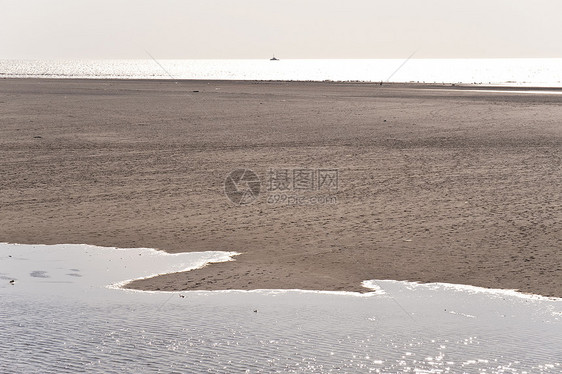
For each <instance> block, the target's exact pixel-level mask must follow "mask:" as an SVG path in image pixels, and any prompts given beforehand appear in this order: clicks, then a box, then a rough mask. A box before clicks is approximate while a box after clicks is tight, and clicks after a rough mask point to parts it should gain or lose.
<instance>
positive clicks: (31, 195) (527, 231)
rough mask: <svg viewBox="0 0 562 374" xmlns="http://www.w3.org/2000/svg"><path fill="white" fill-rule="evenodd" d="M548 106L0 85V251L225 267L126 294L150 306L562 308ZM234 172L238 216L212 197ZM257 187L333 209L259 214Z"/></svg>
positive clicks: (181, 86)
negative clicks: (169, 256) (479, 291)
mask: <svg viewBox="0 0 562 374" xmlns="http://www.w3.org/2000/svg"><path fill="white" fill-rule="evenodd" d="M496 89H498V88H496ZM501 90H504V88H501ZM193 91H198V92H193ZM561 104H562V95H536V94H531V93H529V94H521V93H505V92H476V91H470V90H464V89H463V90H460V89H458V88H457V87H450V86H449V87H446V89H442V88H441V87H440V86H434V87H429V86H421V85H418V86H409V85H383V86H379V85H375V84H335V83H296V82H289V83H265V82H263V83H256V82H207V81H180V82H177V83H176V82H172V81H107V80H106V81H102V80H100V81H85V80H35V79H2V80H0V123H1V126H0V176H1V178H0V242H16V243H45V244H55V243H87V244H93V245H100V246H116V247H127V248H129V247H152V248H158V249H162V250H165V251H168V252H184V251H191V252H193V251H208V250H213V251H215V250H219V251H236V252H240V253H241V254H240V255H239V256H236V257H235V261H231V262H226V263H219V264H213V265H209V266H206V267H205V268H203V269H200V270H195V271H191V272H187V273H175V274H170V275H165V276H161V277H156V278H152V279H147V280H141V281H136V282H133V283H132V284H131V285H130V287H132V288H140V289H150V290H189V289H207V290H213V289H261V288H300V289H322V290H349V291H368V290H367V289H364V288H362V287H361V282H362V281H363V280H368V279H395V280H410V281H422V282H447V283H462V284H470V285H474V286H481V287H492V288H509V289H519V290H522V291H524V292H533V293H538V294H542V295H546V296H558V297H562V280H561V279H562V251H561V249H562V213H561V211H562V210H561V208H562V196H561V191H562V186H561V184H562V182H561V181H562V165H561V157H562V147H561V146H562V105H561ZM241 167H242V168H250V169H252V170H254V171H255V172H256V173H257V174H258V175H259V176H260V178H261V180H262V190H261V195H260V196H259V198H258V199H257V200H256V201H255V202H253V203H252V204H250V205H247V206H237V205H235V204H232V203H231V202H230V201H229V200H228V199H227V198H226V196H225V194H224V191H223V183H224V180H225V177H226V176H227V175H228V173H229V172H230V171H231V170H233V169H236V168H241ZM270 169H274V170H281V169H288V170H290V171H292V170H294V169H314V170H317V169H336V170H338V177H339V183H338V191H337V193H336V194H335V195H336V196H337V201H336V202H335V203H333V204H315V205H304V204H303V205H287V204H282V203H278V204H271V203H268V200H269V199H268V197H271V195H272V194H273V195H274V194H276V193H277V192H278V191H268V190H267V187H268V170H270ZM285 193H286V194H289V195H294V194H296V195H298V196H301V195H302V196H307V197H309V196H314V194H316V193H320V191H317V192H315V191H304V192H303V191H292V190H290V191H285ZM270 202H271V201H270Z"/></svg>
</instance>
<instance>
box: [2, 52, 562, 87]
mask: <svg viewBox="0 0 562 374" xmlns="http://www.w3.org/2000/svg"><path fill="white" fill-rule="evenodd" d="M0 77H40V78H94V79H95V78H98V79H102V78H119V79H226V80H296V81H324V80H330V81H367V82H381V81H390V82H426V83H470V84H472V83H477V84H500V85H516V86H549V87H562V83H561V82H562V59H531V58H529V59H410V60H406V59H379V60H369V59H364V60H284V59H281V60H280V61H269V60H267V59H263V60H164V59H162V60H160V59H154V60H152V59H146V60H0Z"/></svg>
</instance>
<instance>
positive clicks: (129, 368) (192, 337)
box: [0, 244, 562, 374]
mask: <svg viewBox="0 0 562 374" xmlns="http://www.w3.org/2000/svg"><path fill="white" fill-rule="evenodd" d="M234 255H235V253H233V252H203V253H185V254H173V255H172V254H166V253H164V252H160V251H156V250H152V249H146V248H140V249H117V248H101V247H94V246H88V245H54V246H46V245H18V244H0V300H1V302H0V342H1V343H0V372H2V373H36V372H41V373H75V372H82V371H87V372H92V373H120V374H121V373H139V372H165V373H185V372H214V373H219V372H225V373H226V372H228V373H233V372H317V373H324V372H374V373H397V372H401V373H462V372H466V373H484V372H486V373H525V372H527V373H560V372H562V299H557V298H546V297H541V296H536V295H524V294H520V293H517V292H514V291H509V290H488V289H483V288H477V287H471V286H462V285H450V284H417V283H411V282H398V281H388V280H384V281H383V280H370V281H366V282H365V284H366V285H367V286H369V287H370V288H372V289H373V292H370V293H367V294H356V293H346V292H317V291H300V290H257V291H212V292H211V291H193V292H143V291H130V290H123V289H121V288H120V287H121V286H122V285H123V284H124V283H126V282H127V281H128V280H131V279H136V278H143V277H147V276H152V275H154V274H162V273H168V272H177V271H184V270H187V269H193V268H197V267H201V266H204V265H205V264H207V263H209V262H219V261H228V260H231V259H234V260H235V258H236V257H232V256H234ZM12 281H13V282H12Z"/></svg>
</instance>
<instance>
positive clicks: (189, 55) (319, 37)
mask: <svg viewBox="0 0 562 374" xmlns="http://www.w3.org/2000/svg"><path fill="white" fill-rule="evenodd" d="M0 9H1V10H2V12H1V15H0V58H2V59H61V58H63V59H66V58H107V59H111V58H115V59H120V58H147V51H148V52H149V53H150V54H151V55H153V56H154V57H155V58H158V59H168V58H171V59H173V58H177V59H244V58H249V59H252V58H258V59H261V58H269V57H271V55H272V54H273V53H275V55H276V56H277V57H279V58H283V59H289V58H303V59H304V58H307V59H308V58H311V59H314V58H318V59H322V58H351V59H352V58H357V59H360V58H405V57H407V56H409V55H411V54H412V53H413V52H416V54H415V58H527V57H529V58H562V22H560V15H561V14H562V1H560V0H385V1H381V0H341V1H332V0H322V1H320V0H158V1H156V0H151V1H148V0H95V1H91V0H0Z"/></svg>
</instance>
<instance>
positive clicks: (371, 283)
mask: <svg viewBox="0 0 562 374" xmlns="http://www.w3.org/2000/svg"><path fill="white" fill-rule="evenodd" d="M2 244H9V245H16V246H47V247H48V246H56V245H77V246H84V247H87V248H90V249H96V248H103V249H114V250H119V251H128V250H149V251H154V252H156V253H157V254H158V255H162V256H175V255H185V254H186V253H194V254H195V253H197V254H201V253H207V254H217V255H219V256H218V257H217V258H213V259H208V260H204V261H203V262H202V263H200V264H199V265H198V266H197V265H196V266H188V267H186V268H185V269H182V270H175V271H173V272H169V273H155V274H151V275H147V276H142V277H139V278H133V279H127V280H124V281H120V282H116V283H113V284H110V285H107V286H106V288H109V289H118V290H122V291H126V292H143V293H178V294H179V293H261V294H266V295H276V294H284V293H290V292H298V293H313V294H327V295H341V296H355V297H371V296H382V295H388V294H387V292H385V290H384V289H383V288H382V287H381V286H380V285H379V284H378V283H395V284H401V285H404V286H406V287H407V288H410V289H412V288H417V287H420V288H425V289H427V290H437V289H447V290H452V291H457V292H464V293H469V294H470V293H472V294H474V293H484V294H488V295H496V296H507V297H517V298H523V299H530V300H550V301H561V300H562V298H559V297H551V296H542V295H538V294H532V293H525V292H521V291H519V290H515V289H501V288H485V287H478V286H471V285H466V284H453V283H442V282H431V283H423V282H418V281H408V280H404V281H398V280H392V279H372V280H365V281H363V282H361V285H362V286H363V287H365V288H367V289H369V290H371V292H353V291H326V290H303V289H298V288H294V289H253V290H240V289H233V290H184V291H180V290H178V291H150V290H138V289H131V288H125V286H126V285H127V284H129V283H130V282H133V281H135V280H141V279H148V278H153V277H157V276H160V275H166V274H173V273H179V272H186V271H191V270H196V269H202V268H204V267H205V266H207V265H210V264H213V263H220V262H227V261H235V259H234V258H233V257H234V256H238V255H240V254H241V253H239V252H225V251H207V252H180V253H168V252H165V251H163V250H158V249H154V248H118V247H101V246H96V245H91V244H76V243H72V244H68V243H66V244H21V243H8V242H0V245H2Z"/></svg>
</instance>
